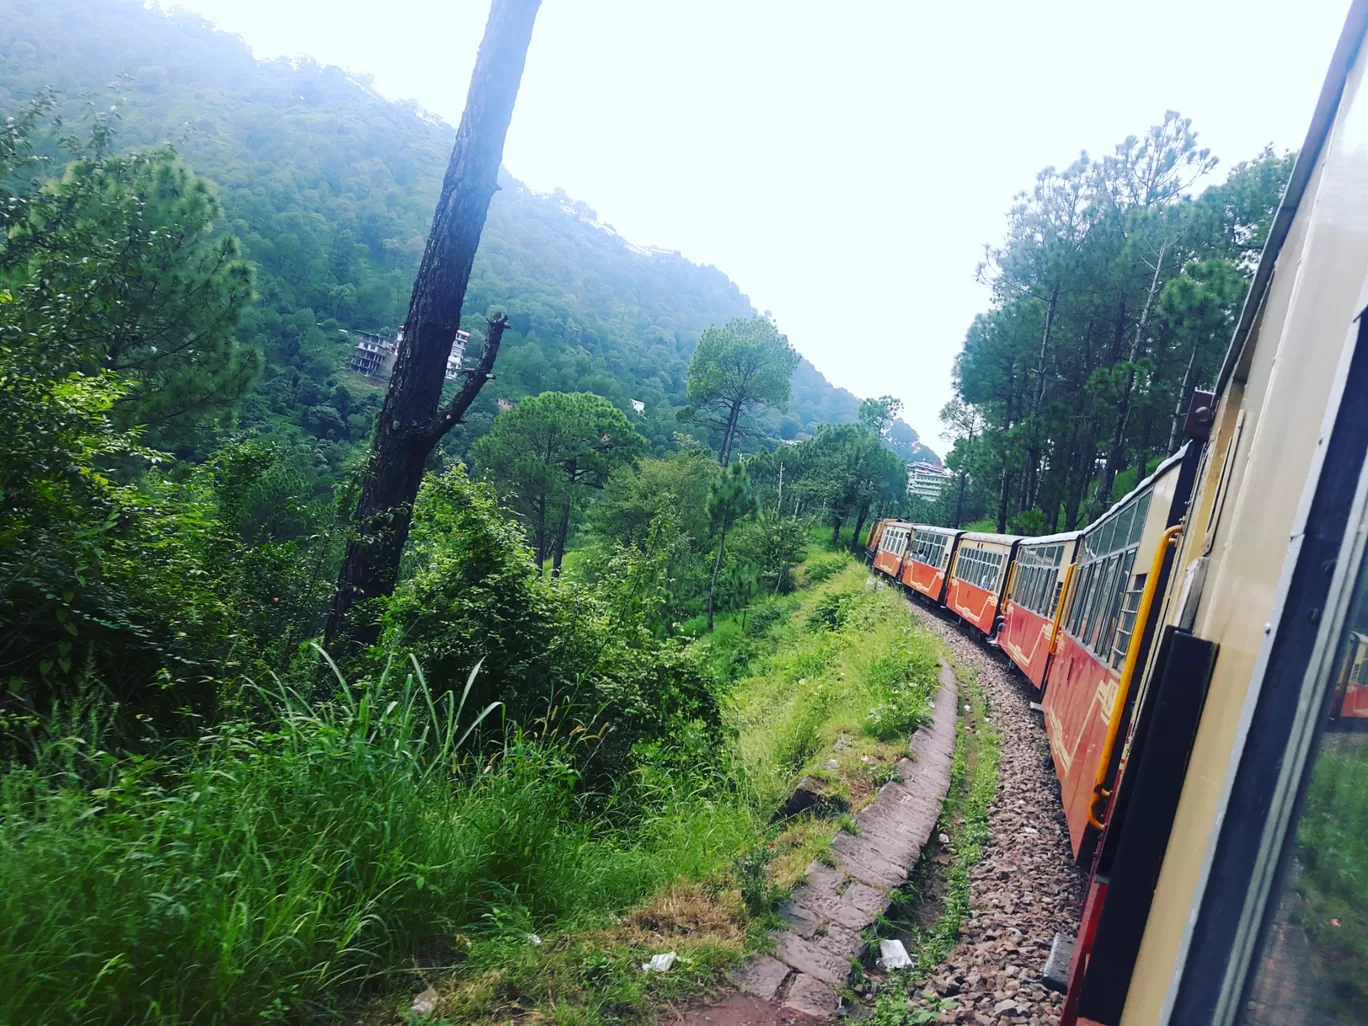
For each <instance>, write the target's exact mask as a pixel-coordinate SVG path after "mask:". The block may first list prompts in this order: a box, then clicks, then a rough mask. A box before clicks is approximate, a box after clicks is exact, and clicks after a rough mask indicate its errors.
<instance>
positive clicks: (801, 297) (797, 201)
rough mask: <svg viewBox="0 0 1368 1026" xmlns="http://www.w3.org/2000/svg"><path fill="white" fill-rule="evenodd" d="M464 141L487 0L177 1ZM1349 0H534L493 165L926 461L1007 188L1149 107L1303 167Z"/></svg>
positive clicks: (1232, 149)
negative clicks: (363, 86)
mask: <svg viewBox="0 0 1368 1026" xmlns="http://www.w3.org/2000/svg"><path fill="white" fill-rule="evenodd" d="M181 5H182V6H184V7H187V8H189V9H191V10H194V11H197V12H199V13H200V14H202V15H204V16H205V17H207V18H209V19H210V20H212V21H213V22H214V23H215V24H217V25H218V26H219V27H220V28H223V29H225V30H227V31H230V32H235V33H237V34H239V35H241V36H242V37H243V38H244V39H245V40H246V41H247V42H248V44H249V45H250V46H251V47H252V49H253V51H254V52H255V53H256V55H257V57H259V58H270V57H276V56H280V55H287V56H293V55H298V54H308V55H310V56H312V57H314V58H315V59H317V60H318V61H320V62H323V63H326V64H338V65H341V66H342V67H344V68H347V69H348V70H351V71H353V72H364V73H368V74H371V75H373V76H374V84H375V86H376V88H377V89H379V90H380V91H381V92H382V93H384V94H385V95H387V96H391V97H394V98H409V97H411V98H413V99H415V100H417V101H418V102H419V103H420V104H422V105H423V106H424V107H426V108H428V109H429V110H432V111H435V112H436V113H438V114H440V115H442V116H443V117H444V118H446V119H447V120H449V121H450V122H452V123H453V124H454V123H455V122H456V121H457V120H459V118H460V116H461V109H462V106H463V104H464V100H465V93H466V88H467V86H468V84H469V77H470V70H471V67H472V65H473V63H474V59H475V51H476V48H477V47H478V45H479V40H480V33H481V31H482V29H483V27H484V19H485V15H486V13H487V11H488V2H487V0H385V2H383V3H380V2H377V0H181ZM1348 6H1349V4H1348V0H1297V2H1295V3H1294V2H1292V0H1286V2H1282V3H1275V2H1270V0H1238V2H1237V0H1147V2H1144V3H1139V2H1132V3H1116V2H1112V0H1034V2H1025V3H1023V2H1021V0H1014V2H986V0H981V2H977V3H963V2H960V3H955V2H950V3H943V4H930V3H926V2H922V0H840V2H832V0H823V2H818V0H544V3H543V5H542V10H541V13H540V15H539V16H538V21H537V28H536V33H535V35H534V37H533V41H532V49H531V52H530V53H529V55H528V61H527V71H526V74H525V76H524V78H523V85H522V91H521V93H520V94H519V98H518V106H517V109H516V111H515V113H514V116H513V126H512V129H511V131H510V132H509V136H508V146H507V149H506V150H505V153H504V163H505V165H506V166H507V167H508V169H509V171H511V172H512V173H513V174H514V175H515V176H517V177H518V178H521V179H522V180H524V181H525V182H527V183H528V184H529V185H531V186H532V187H533V188H535V189H539V190H543V191H549V190H551V189H552V188H554V187H556V186H561V187H563V188H564V189H565V190H566V191H567V192H569V193H570V195H571V196H573V197H575V198H576V199H583V200H585V201H586V202H588V203H589V204H590V205H591V206H593V207H594V208H595V209H596V210H597V211H598V212H599V217H600V219H601V220H604V221H608V222H610V223H612V224H613V225H614V226H615V227H616V228H617V229H618V231H619V232H621V233H622V234H623V235H624V236H626V237H627V238H628V239H630V240H631V241H633V242H636V243H639V244H642V245H658V246H664V247H666V248H669V249H678V250H681V251H682V252H683V253H684V255H685V256H687V257H688V258H690V259H692V260H694V261H697V262H700V263H711V264H715V265H717V266H718V267H719V268H721V269H722V270H723V271H725V272H726V273H727V274H728V275H730V276H731V278H732V279H733V280H734V281H735V282H736V283H737V284H738V285H739V286H740V287H741V290H742V291H743V292H744V293H746V295H748V296H749V297H750V299H751V302H752V303H753V304H754V305H755V307H756V308H757V309H759V310H766V309H768V310H772V311H773V313H774V315H775V317H776V319H777V320H778V323H779V326H780V327H781V328H782V329H783V330H784V331H785V332H787V334H788V336H789V339H790V341H792V342H793V344H794V345H795V346H796V347H797V348H798V349H799V351H800V352H802V353H803V355H804V356H806V357H808V359H810V360H811V361H812V362H813V363H814V364H816V365H817V367H818V368H819V369H820V370H821V371H822V372H823V373H824V374H826V376H827V377H828V378H829V379H831V380H832V381H833V382H835V383H836V384H837V385H841V386H844V387H846V388H849V389H850V390H851V391H853V392H855V393H856V394H857V395H860V396H869V395H880V394H884V393H892V394H893V395H896V396H898V397H899V398H901V399H902V400H903V401H904V402H905V403H906V410H905V412H904V417H905V419H906V420H907V421H908V422H909V423H910V424H911V425H912V426H913V427H914V428H915V429H916V430H917V431H918V432H920V433H921V434H922V436H923V437H924V438H926V439H928V441H930V442H931V444H932V445H933V446H936V445H937V443H938V442H939V438H938V436H939V434H940V425H939V421H938V418H937V413H938V411H939V410H940V407H941V406H942V405H943V404H944V403H945V402H946V401H947V400H948V399H949V398H950V397H951V385H950V370H951V362H952V360H953V358H954V355H955V353H956V352H957V350H958V348H959V344H960V341H961V340H962V338H963V336H964V331H965V328H966V327H967V326H968V324H969V321H970V320H971V318H972V317H973V315H974V314H975V313H976V312H978V311H979V310H981V309H983V308H984V307H985V305H986V304H987V301H988V296H987V293H986V291H985V290H984V289H983V288H982V287H981V286H979V285H977V284H975V282H974V270H975V266H976V265H977V263H978V261H979V260H980V258H981V255H982V252H983V245H984V244H985V243H989V242H996V241H997V240H998V239H999V238H1000V237H1001V234H1002V230H1003V225H1004V214H1005V212H1006V210H1007V208H1008V206H1009V205H1010V203H1011V201H1012V197H1013V195H1014V194H1015V193H1017V192H1018V191H1020V190H1022V189H1026V188H1029V187H1030V185H1031V183H1032V181H1033V180H1034V176H1035V173H1036V172H1037V171H1038V170H1040V169H1041V168H1042V167H1045V166H1047V165H1051V164H1065V163H1068V162H1069V161H1070V160H1072V159H1073V158H1074V157H1075V156H1076V155H1077V154H1078V152H1079V151H1080V150H1083V149H1087V150H1088V151H1090V152H1092V153H1094V154H1098V153H1102V152H1106V151H1108V150H1110V148H1111V146H1112V145H1113V144H1115V143H1116V142H1118V141H1119V140H1121V139H1122V138H1124V137H1125V136H1126V135H1129V134H1135V133H1139V132H1142V131H1143V130H1144V129H1145V128H1147V127H1148V126H1149V125H1151V124H1152V123H1154V122H1156V121H1158V120H1160V119H1161V118H1162V116H1163V113H1164V111H1165V110H1166V109H1168V108H1173V109H1176V110H1179V111H1181V112H1182V113H1183V114H1185V115H1187V116H1189V117H1191V118H1193V121H1194V127H1195V128H1196V129H1197V131H1198V132H1199V134H1200V138H1201V141H1202V142H1203V143H1204V144H1205V145H1207V146H1210V147H1211V148H1212V150H1213V151H1214V152H1215V153H1216V154H1217V155H1219V156H1220V158H1221V160H1222V164H1223V166H1228V165H1230V164H1232V163H1236V162H1238V161H1240V160H1242V159H1245V158H1248V157H1251V156H1253V155H1255V154H1256V153H1257V152H1258V151H1259V149H1260V148H1261V147H1262V146H1263V145H1264V144H1265V143H1269V142H1271V143H1273V144H1274V145H1276V146H1277V147H1278V148H1280V149H1283V148H1288V147H1295V146H1298V145H1300V143H1301V141H1302V138H1303V136H1304V135H1305V132H1306V127H1307V124H1308V122H1309V120H1310V117H1311V110H1312V107H1313V105H1314V103H1315V99H1316V95H1317V92H1318V91H1319V89H1320V84H1321V80H1322V78H1323V77H1324V74H1325V70H1326V67H1327V66H1328V64H1329V60H1330V55H1331V52H1332V50H1333V48H1334V44H1335V40H1336V38H1337V36H1338V33H1339V29H1340V25H1341V23H1342V21H1343V19H1344V16H1345V14H1346V13H1347V10H1348Z"/></svg>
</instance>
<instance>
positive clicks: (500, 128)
mask: <svg viewBox="0 0 1368 1026" xmlns="http://www.w3.org/2000/svg"><path fill="white" fill-rule="evenodd" d="M539 5H540V0H494V2H493V6H492V7H491V8H490V12H489V21H488V22H487V23H486V24H485V35H484V40H483V41H482V42H481V43H480V52H479V55H478V56H477V57H476V59H475V71H474V74H473V75H472V76H471V80H470V91H469V93H468V94H467V95H466V107H465V113H464V114H462V116H461V124H460V127H459V128H458V129H457V130H456V144H455V146H454V147H453V148H452V151H451V160H450V162H449V163H448V165H447V171H446V177H445V178H444V179H443V181H442V194H441V198H440V199H439V200H438V202H437V212H436V215H435V217H434V219H433V223H432V231H431V233H430V234H429V235H428V241H427V248H426V250H425V251H424V253H423V260H422V263H421V265H420V266H419V268H418V277H417V278H416V279H415V281H414V283H413V295H412V297H411V298H410V300H409V311H408V316H407V318H406V319H405V321H404V334H403V339H402V341H401V342H400V345H399V354H398V358H397V359H396V360H395V365H394V370H393V372H392V373H391V375H390V384H389V390H388V391H387V392H386V394H385V402H384V405H383V406H382V407H381V411H380V417H379V420H378V422H377V424H376V428H375V442H374V445H373V448H372V451H371V457H370V462H369V465H368V466H367V468H366V475H365V479H364V481H363V483H362V486H361V495H360V498H359V500H358V502H357V506H356V511H355V513H354V514H353V517H352V527H353V530H354V535H353V537H352V538H351V539H349V541H348V542H347V554H346V556H345V558H344V559H343V562H342V569H341V572H340V574H339V575H338V581H337V591H336V594H335V596H334V599H333V607H332V612H331V614H330V615H329V617H328V626H327V631H326V633H325V644H326V645H327V646H328V647H329V648H332V649H334V650H336V649H337V648H338V646H339V645H342V646H344V647H346V648H349V649H352V650H359V649H361V648H364V647H366V646H367V645H370V644H373V643H374V641H375V639H376V638H377V637H378V636H379V625H378V624H377V623H375V622H372V621H368V622H364V623H355V622H353V617H352V615H351V614H352V612H353V610H354V609H355V608H356V606H357V605H358V604H359V603H361V602H363V601H365V600H367V599H372V598H376V597H378V596H382V595H387V594H389V593H390V592H391V591H392V590H393V589H394V585H395V582H396V580H397V579H398V576H399V558H400V556H401V554H402V553H403V549H404V542H405V541H407V539H408V532H409V525H410V521H411V519H412V516H413V500H414V498H416V497H417V495H418V487H419V485H420V484H421V483H422V479H423V471H424V469H425V467H426V465H427V459H428V456H429V455H430V454H431V452H432V450H433V447H434V446H436V444H437V442H438V441H440V440H441V438H442V436H443V435H444V434H446V432H447V431H449V430H450V429H451V428H452V426H453V425H455V424H457V423H459V422H460V420H461V417H462V416H463V415H464V414H465V412H466V410H467V409H468V408H469V406H470V404H471V403H472V402H474V401H475V397H476V396H477V395H478V394H479V391H480V388H481V386H482V385H483V384H484V382H485V381H486V380H488V378H489V377H491V376H492V375H491V373H490V372H491V371H492V368H493V363H494V357H495V356H496V355H497V354H498V348H499V341H500V339H501V338H502V335H503V327H504V324H505V323H506V320H505V319H504V318H502V317H499V318H496V319H494V320H492V321H491V322H490V333H489V338H488V340H487V341H486V343H485V351H484V352H483V353H482V354H481V357H480V362H479V365H478V366H477V367H476V370H475V372H474V373H472V374H471V375H470V376H469V377H467V379H466V382H465V385H464V387H463V388H462V389H461V391H460V392H459V394H458V395H457V397H456V399H455V401H453V402H452V404H451V406H450V407H448V408H447V410H446V411H445V413H439V412H438V404H439V403H440V401H441V397H442V384H443V382H444V381H445V370H446V361H447V357H448V356H449V355H450V354H451V344H452V342H453V341H455V338H456V331H457V329H458V328H459V327H460V326H461V307H462V305H463V304H464V302H465V292H466V286H467V284H468V283H469V281H470V269H471V266H472V265H473V264H474V262H475V250H476V247H477V246H478V245H479V242H480V233H481V232H482V231H483V230H484V223H485V217H486V215H487V214H488V212H489V202H490V200H491V199H492V198H493V196H494V192H495V190H496V189H497V188H498V175H499V163H500V161H501V160H502V158H503V148H504V139H505V137H506V135H507V133H508V124H509V121H510V120H511V119H512V116H513V104H514V101H515V100H516V99H517V96H518V86H519V84H520V83H521V81H522V72H523V64H524V62H525V61H526V58H527V47H528V43H529V42H530V41H531V38H532V25H533V22H534V21H535V20H536V16H537V8H538V6H539Z"/></svg>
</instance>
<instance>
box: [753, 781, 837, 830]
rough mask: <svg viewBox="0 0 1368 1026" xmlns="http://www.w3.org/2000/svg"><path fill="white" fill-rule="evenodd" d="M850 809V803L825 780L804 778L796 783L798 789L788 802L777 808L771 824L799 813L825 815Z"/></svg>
mask: <svg viewBox="0 0 1368 1026" xmlns="http://www.w3.org/2000/svg"><path fill="white" fill-rule="evenodd" d="M849 809H850V803H849V802H848V801H846V800H845V798H843V797H841V796H840V795H839V794H836V793H835V791H834V790H833V789H832V786H831V785H830V784H828V783H827V782H826V781H825V780H818V779H817V778H816V777H804V778H803V779H802V780H800V781H799V782H798V787H797V788H795V789H794V792H793V794H791V795H789V797H788V801H786V802H784V804H783V805H781V806H779V810H778V811H777V812H775V814H774V818H773V819H772V820H771V822H775V823H777V822H778V821H779V820H781V819H789V818H791V817H793V816H796V815H798V814H799V813H800V812H807V811H809V810H813V811H816V812H821V813H823V814H825V815H831V814H834V813H841V812H846V811H848V810H849Z"/></svg>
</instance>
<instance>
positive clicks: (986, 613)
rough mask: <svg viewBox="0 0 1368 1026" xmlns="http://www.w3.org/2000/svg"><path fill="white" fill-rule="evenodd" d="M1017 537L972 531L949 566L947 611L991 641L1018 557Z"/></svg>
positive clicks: (946, 597) (964, 536)
mask: <svg viewBox="0 0 1368 1026" xmlns="http://www.w3.org/2000/svg"><path fill="white" fill-rule="evenodd" d="M1019 541H1021V539H1020V538H1018V537H1016V536H1015V535H1008V534H978V533H976V532H973V531H970V532H967V533H965V534H964V535H963V536H962V537H961V538H960V540H959V546H958V547H957V548H956V549H955V558H954V560H953V561H952V563H951V566H950V584H949V587H948V588H947V589H946V593H945V608H947V609H949V610H950V611H951V612H954V613H957V614H959V615H960V616H962V617H963V618H964V619H966V620H968V621H969V622H970V623H972V624H973V625H974V626H975V627H977V628H978V629H979V630H981V631H982V632H983V633H984V634H986V635H988V636H989V637H990V638H991V637H992V636H993V631H994V629H995V628H996V626H997V615H998V609H999V608H1000V607H1001V605H1002V592H1003V590H1004V585H1005V584H1006V583H1007V568H1008V566H1010V565H1011V562H1012V556H1013V555H1014V554H1015V553H1016V547H1017V543H1018V542H1019Z"/></svg>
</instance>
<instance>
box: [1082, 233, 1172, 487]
mask: <svg viewBox="0 0 1368 1026" xmlns="http://www.w3.org/2000/svg"><path fill="white" fill-rule="evenodd" d="M1169 243H1170V240H1169V239H1168V238H1165V239H1164V241H1163V242H1162V243H1161V244H1160V246H1159V256H1158V258H1157V259H1156V260H1155V261H1154V277H1153V278H1152V279H1151V280H1150V287H1149V291H1148V292H1147V293H1145V305H1144V308H1143V309H1142V310H1141V311H1140V320H1139V322H1138V323H1137V324H1136V325H1135V340H1134V341H1133V342H1132V343H1131V351H1130V360H1129V363H1130V368H1129V370H1128V371H1127V372H1126V387H1125V389H1124V390H1123V391H1122V393H1121V407H1120V409H1119V410H1117V413H1116V427H1115V429H1114V430H1113V431H1112V441H1111V448H1110V449H1108V450H1107V467H1106V469H1105V470H1104V471H1103V472H1102V481H1101V482H1100V483H1099V484H1098V487H1097V497H1098V499H1100V500H1101V502H1102V505H1103V508H1105V507H1107V506H1109V505H1111V492H1112V485H1113V484H1114V483H1115V481H1116V475H1117V473H1119V471H1120V468H1121V461H1122V460H1123V459H1124V457H1125V449H1124V445H1125V435H1126V423H1127V422H1128V421H1129V420H1130V411H1131V394H1132V393H1133V392H1134V391H1135V361H1136V360H1137V359H1139V357H1140V343H1141V341H1142V340H1143V338H1144V335H1145V324H1146V323H1147V322H1148V321H1149V315H1150V309H1151V308H1152V307H1153V306H1154V297H1155V295H1156V294H1157V293H1158V291H1159V275H1160V272H1161V271H1162V270H1163V267H1164V254H1165V253H1166V252H1167V251H1168V248H1169Z"/></svg>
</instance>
